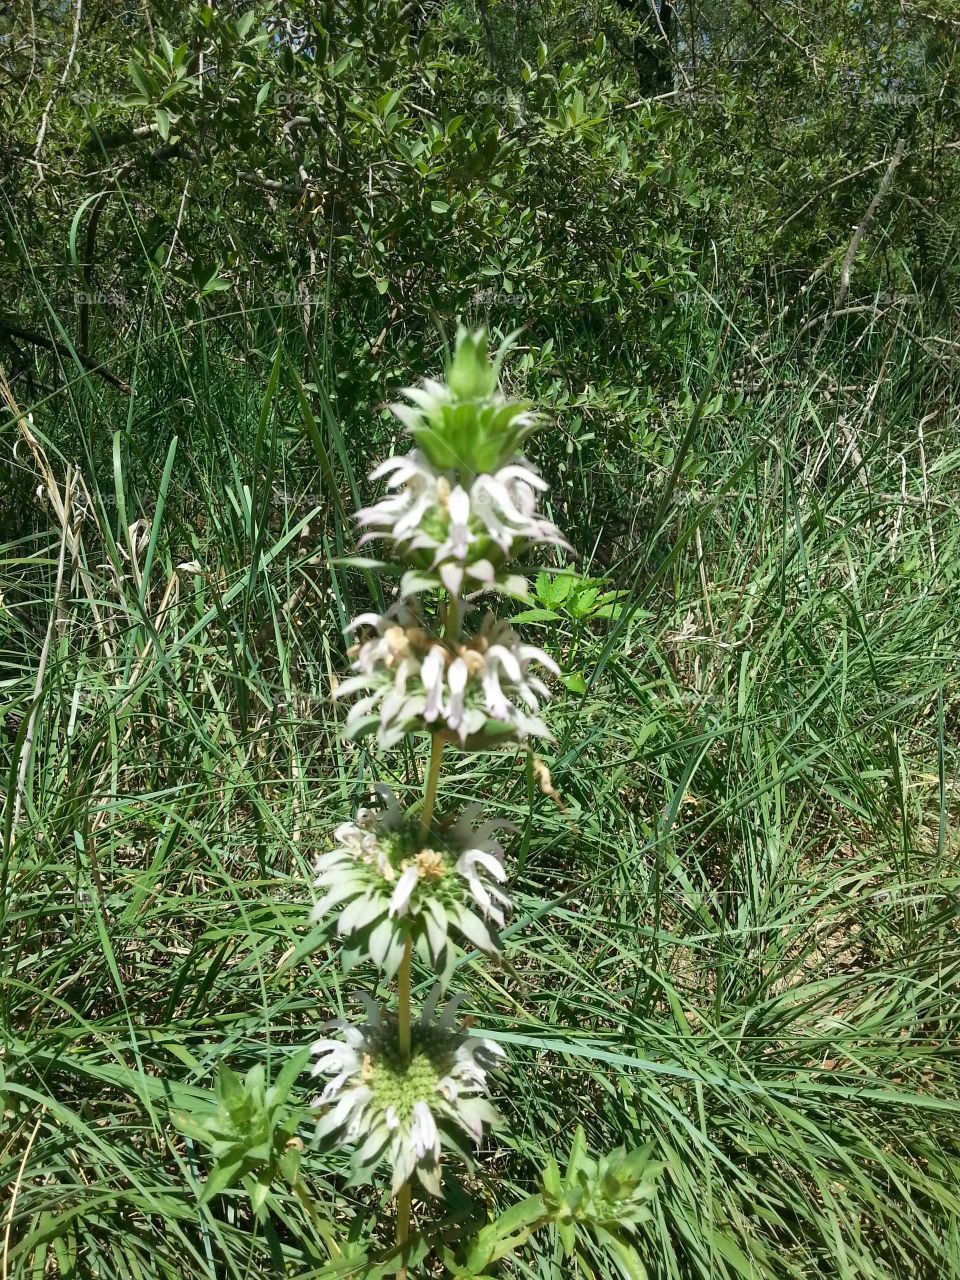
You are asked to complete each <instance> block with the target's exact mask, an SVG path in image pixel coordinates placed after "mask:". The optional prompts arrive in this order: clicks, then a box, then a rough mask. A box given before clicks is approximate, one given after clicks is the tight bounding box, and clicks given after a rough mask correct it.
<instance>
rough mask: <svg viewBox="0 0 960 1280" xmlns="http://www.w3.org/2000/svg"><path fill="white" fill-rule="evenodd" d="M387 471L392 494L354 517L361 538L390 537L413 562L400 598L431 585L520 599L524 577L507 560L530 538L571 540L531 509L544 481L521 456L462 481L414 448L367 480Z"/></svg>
mask: <svg viewBox="0 0 960 1280" xmlns="http://www.w3.org/2000/svg"><path fill="white" fill-rule="evenodd" d="M384 476H389V477H390V478H389V480H388V481H387V487H388V488H389V489H391V490H395V492H393V493H390V494H389V495H388V496H387V497H385V498H383V499H382V500H381V501H380V502H378V503H376V505H374V506H372V507H364V508H363V509H362V510H361V511H358V512H357V515H356V517H355V518H356V519H357V520H358V521H359V523H360V524H361V525H362V526H365V527H367V528H368V530H369V532H367V533H366V534H365V535H364V537H363V538H362V539H361V542H367V541H369V540H370V539H372V538H380V537H389V538H391V539H392V540H393V542H394V544H395V547H396V550H397V552H398V553H399V555H401V556H402V557H403V558H404V559H406V560H407V561H409V562H410V563H411V564H412V565H413V566H414V568H412V569H410V570H408V571H407V573H405V574H404V577H403V580H402V583H401V588H400V593H401V596H402V597H404V598H405V597H407V596H412V595H417V594H419V593H420V592H423V591H429V590H432V589H434V588H436V587H445V588H446V589H447V591H449V592H450V594H451V595H453V596H459V595H461V594H462V593H468V594H469V593H476V592H482V591H500V592H502V593H503V594H505V595H514V596H521V597H523V596H525V595H526V579H525V578H524V577H523V576H522V575H519V574H510V573H506V572H505V568H504V567H505V565H506V563H507V561H508V560H509V559H511V558H512V557H514V556H516V555H518V554H519V553H520V552H521V551H522V550H523V549H524V548H525V547H527V546H529V545H530V544H534V543H540V544H545V545H551V546H559V547H566V546H568V543H567V541H566V539H565V538H564V537H563V535H562V534H561V532H560V530H559V529H558V528H557V527H556V525H554V524H553V523H552V522H551V521H549V520H546V519H544V518H543V517H542V516H538V515H537V514H536V506H537V494H538V493H542V492H544V491H545V490H546V489H547V484H546V482H545V481H544V480H542V479H541V477H540V476H539V475H538V474H537V472H536V470H535V469H534V468H533V466H531V464H530V463H529V462H528V461H527V460H526V459H525V458H523V457H520V456H517V457H515V458H514V459H512V460H511V461H510V462H509V463H507V464H506V465H504V466H501V467H499V468H498V469H497V470H496V471H495V472H492V473H484V474H482V475H478V476H476V477H475V478H473V479H467V481H466V483H461V481H460V479H459V478H458V475H457V473H456V472H455V471H449V472H443V471H441V472H438V471H437V470H436V469H435V468H434V467H433V466H432V464H431V463H430V462H429V460H428V459H427V458H426V456H425V455H424V454H422V453H421V452H420V451H419V450H418V449H414V450H413V452H412V453H409V454H407V455H406V456H405V457H400V458H389V459H388V460H387V461H386V462H384V463H382V464H381V465H380V466H379V467H377V468H376V470H375V471H373V472H371V475H370V479H371V480H378V479H381V478H383V477H384Z"/></svg>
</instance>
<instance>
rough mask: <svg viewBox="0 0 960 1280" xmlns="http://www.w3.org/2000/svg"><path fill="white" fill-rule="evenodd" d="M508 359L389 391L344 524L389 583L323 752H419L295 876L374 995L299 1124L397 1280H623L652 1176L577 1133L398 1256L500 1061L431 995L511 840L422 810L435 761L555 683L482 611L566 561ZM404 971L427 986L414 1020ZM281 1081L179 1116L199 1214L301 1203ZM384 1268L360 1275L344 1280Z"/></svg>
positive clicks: (492, 886)
mask: <svg viewBox="0 0 960 1280" xmlns="http://www.w3.org/2000/svg"><path fill="white" fill-rule="evenodd" d="M508 349H509V340H508V341H507V343H505V344H504V345H503V346H502V347H501V348H500V350H499V351H498V352H497V354H496V355H495V356H494V358H493V359H492V360H491V358H490V356H489V354H488V343H487V336H486V334H485V333H484V332H483V331H479V332H476V333H472V332H469V331H467V330H466V329H463V328H461V329H460V330H459V332H458V334H457V340H456V345H455V349H454V352H453V356H452V358H451V360H450V361H449V362H448V365H447V369H446V376H445V379H444V381H442V382H440V381H433V380H429V379H427V380H424V381H423V382H422V383H421V384H420V385H418V386H415V387H409V388H408V389H407V390H406V391H405V392H404V393H403V395H404V401H403V402H401V403H398V404H395V405H393V406H391V408H392V410H393V413H394V414H395V415H396V417H397V418H398V419H399V420H400V421H401V422H402V423H403V425H404V426H405V428H406V430H407V432H408V433H409V436H410V437H411V443H412V447H411V449H410V450H409V451H408V452H407V453H405V454H403V455H402V456H397V457H391V458H389V459H388V460H387V461H386V462H384V463H382V464H381V465H380V466H378V467H377V468H376V469H375V470H374V471H373V472H372V473H371V476H370V480H371V481H372V482H374V483H376V482H382V484H383V487H384V489H385V493H384V495H383V496H382V497H381V498H380V499H379V500H378V501H376V502H374V503H373V504H372V505H371V506H368V507H364V508H363V509H362V510H360V511H359V512H357V515H356V520H357V524H358V527H359V531H360V535H361V537H360V541H361V544H363V543H368V542H370V541H376V542H378V543H379V544H380V549H381V554H382V555H383V557H384V560H382V561H380V562H379V563H380V564H381V565H382V566H383V567H390V568H391V569H394V568H399V569H400V571H401V577H400V589H399V592H398V593H397V598H396V600H395V601H394V602H393V603H392V604H391V605H390V606H389V607H388V608H387V609H386V611H385V612H384V613H382V614H376V613H363V614H361V615H360V616H359V617H357V618H355V619H354V620H353V622H352V623H351V624H350V626H349V628H348V632H349V634H350V636H351V647H350V649H349V656H350V660H351V665H352V672H351V674H350V675H349V676H348V677H347V678H345V679H344V680H343V681H342V682H341V683H340V684H339V686H338V688H337V689H336V691H335V696H336V698H337V699H338V700H341V701H343V702H344V703H347V704H349V711H348V712H347V715H346V722H345V732H346V734H347V736H348V737H351V738H360V737H362V736H364V735H373V736H375V738H376V740H377V742H378V743H379V745H380V746H381V747H382V748H384V749H389V748H391V747H394V746H396V745H397V744H398V743H400V742H401V741H402V740H403V739H404V738H405V737H406V735H408V734H417V735H422V736H425V737H426V738H427V739H428V740H429V753H428V756H427V760H428V763H427V765H426V769H425V778H424V788H423V796H422V799H420V800H419V801H418V803H416V804H415V805H414V806H413V807H412V808H410V809H407V810H404V809H403V808H402V807H401V805H400V803H399V801H398V799H397V797H396V796H395V795H394V794H393V792H392V791H391V790H390V789H389V788H388V787H385V786H381V787H379V788H377V797H376V803H375V804H374V805H373V806H372V807H370V808H361V809H360V810H359V812H358V813H357V814H356V817H355V819H354V820H352V821H348V822H344V823H341V824H340V825H339V826H338V827H337V828H336V830H335V831H334V832H333V833H332V841H331V844H332V847H331V848H329V849H328V850H326V851H324V852H322V853H320V855H319V856H318V858H317V860H316V867H315V879H314V892H315V904H314V908H313V920H314V922H315V923H317V924H319V925H321V926H324V927H327V928H330V929H335V931H336V934H337V935H338V936H339V938H340V939H341V940H342V954H343V959H344V963H345V966H347V967H350V966H352V965H353V964H354V963H356V962H357V961H358V960H361V959H368V960H370V961H371V962H372V963H373V964H374V965H375V966H376V967H377V968H379V969H380V970H381V972H382V973H383V975H384V977H385V978H386V979H387V980H388V981H391V982H395V984H396V1001H395V1003H394V1004H393V1005H392V1006H390V1007H381V1006H380V1005H378V1004H376V1003H374V1002H373V1001H368V1004H367V1016H366V1019H365V1020H364V1021H363V1022H362V1023H361V1024H359V1025H352V1024H350V1023H347V1022H343V1021H336V1022H332V1023H330V1024H329V1025H328V1026H327V1027H326V1028H325V1029H324V1034H323V1035H322V1036H321V1037H320V1038H319V1039H318V1040H316V1041H315V1042H314V1043H313V1045H312V1046H311V1057H312V1075H313V1077H314V1079H315V1082H316V1086H317V1087H316V1090H315V1095H314V1097H313V1098H312V1100H311V1103H310V1108H309V1110H310V1113H311V1116H312V1119H313V1121H314V1131H315V1135H316V1137H317V1138H318V1139H320V1140H321V1145H322V1146H323V1148H324V1149H328V1148H329V1147H331V1146H333V1147H340V1148H342V1149H344V1151H346V1152H347V1153H349V1160H350V1165H351V1180H352V1181H354V1182H365V1181H370V1180H372V1179H373V1178H374V1177H375V1175H376V1173H377V1171H378V1170H379V1169H381V1168H382V1169H384V1170H385V1172H386V1173H387V1175H388V1176H389V1179H390V1188H391V1195H392V1196H393V1197H395V1200H396V1246H395V1249H394V1252H393V1257H394V1258H395V1259H396V1260H397V1266H398V1267H399V1274H400V1275H401V1276H404V1275H406V1274H407V1267H408V1265H413V1262H414V1261H416V1260H417V1259H421V1258H423V1257H424V1256H425V1248H424V1242H425V1247H426V1249H427V1250H429V1249H430V1248H431V1247H433V1248H435V1253H436V1256H437V1257H438V1258H439V1260H440V1261H441V1262H443V1263H444V1264H445V1265H446V1267H447V1270H448V1271H450V1272H451V1273H452V1274H453V1275H455V1276H456V1277H458V1278H460V1280H467V1278H468V1277H474V1276H476V1277H481V1276H483V1275H484V1274H486V1273H487V1269H488V1268H489V1267H490V1266H493V1265H495V1264H496V1263H497V1261H498V1260H500V1259H502V1258H504V1257H506V1256H507V1255H508V1254H510V1253H512V1252H514V1251H515V1250H516V1249H517V1248H519V1247H520V1245H522V1244H523V1243H524V1242H525V1241H526V1240H527V1239H528V1238H529V1237H530V1235H531V1234H532V1233H533V1232H534V1231H536V1230H538V1229H539V1228H541V1227H544V1226H552V1227H553V1228H554V1229H555V1231H556V1232H557V1236H558V1244H559V1246H560V1247H561V1248H562V1250H563V1252H564V1254H565V1255H566V1256H570V1255H571V1254H573V1253H575V1252H576V1253H578V1254H580V1253H581V1252H582V1249H583V1248H584V1241H585V1240H586V1241H587V1242H588V1245H589V1247H590V1248H593V1249H596V1248H598V1247H600V1248H602V1249H605V1250H606V1252H607V1253H608V1254H609V1255H610V1256H611V1257H612V1258H613V1260H614V1262H615V1264H616V1266H617V1267H618V1268H619V1270H620V1271H622V1273H623V1274H624V1275H626V1276H628V1277H630V1278H631V1280H635V1278H636V1277H637V1276H639V1275H641V1274H642V1273H643V1268H642V1264H641V1262H640V1259H639V1256H638V1255H637V1253H636V1251H635V1248H634V1245H633V1243H632V1240H631V1239H630V1236H631V1233H632V1232H634V1231H635V1230H636V1228H637V1227H638V1225H639V1224H640V1223H642V1222H643V1221H645V1220H646V1218H647V1217H648V1216H649V1210H648V1208H647V1201H648V1200H649V1199H650V1198H651V1196H652V1195H653V1185H654V1182H653V1180H654V1177H655V1174H656V1172H657V1171H656V1169H655V1168H654V1167H653V1166H652V1165H651V1164H650V1160H649V1152H648V1151H646V1150H642V1151H639V1152H632V1153H630V1154H627V1153H626V1152H624V1151H623V1150H622V1149H619V1150H617V1151H615V1152H614V1153H612V1154H611V1155H610V1156H607V1157H605V1158H604V1159H603V1160H601V1161H599V1162H598V1161H594V1160H592V1159H591V1158H590V1156H589V1155H588V1153H587V1149H586V1144H585V1141H584V1135H583V1133H582V1131H578V1133H577V1136H576V1139H575V1141H574V1144H573V1149H572V1151H571V1155H570V1159H569V1165H568V1169H567V1173H566V1175H561V1173H560V1171H559V1168H558V1167H557V1166H556V1165H555V1164H553V1162H551V1163H550V1164H549V1165H548V1166H547V1168H546V1169H545V1170H544V1171H543V1175H542V1189H541V1192H540V1193H538V1194H536V1195H532V1196H530V1197H528V1198H527V1199H526V1200H524V1201H522V1202H520V1203H519V1204H516V1205H514V1206H512V1207H511V1208H510V1209H508V1210H507V1211H506V1212H505V1213H504V1214H503V1215H502V1217H501V1218H499V1219H496V1220H495V1221H494V1222H492V1223H490V1224H488V1225H487V1226H486V1227H484V1228H483V1229H482V1230H481V1231H479V1232H478V1233H477V1234H476V1235H475V1236H473V1237H468V1238H467V1239H466V1241H465V1242H463V1243H462V1244H461V1245H460V1247H452V1246H451V1245H450V1243H449V1238H448V1237H449V1232H447V1233H446V1235H444V1232H443V1224H442V1222H441V1223H438V1224H437V1230H436V1232H435V1233H434V1234H433V1235H432V1236H431V1233H430V1231H429V1229H427V1230H425V1231H424V1232H421V1233H420V1236H421V1239H420V1243H419V1245H418V1246H417V1247H413V1246H412V1243H411V1237H410V1223H411V1201H412V1193H413V1190H414V1188H415V1187H416V1188H418V1190H419V1193H420V1195H421V1196H422V1197H424V1198H430V1197H437V1196H439V1195H440V1194H441V1177H442V1164H443V1160H444V1159H445V1158H449V1157H451V1156H452V1157H457V1158H461V1159H463V1160H465V1161H466V1162H467V1163H468V1164H469V1163H470V1161H471V1158H472V1155H473V1151H474V1149H475V1148H476V1146H477V1145H479V1144H480V1142H481V1141H482V1139H483V1136H484V1132H485V1130H486V1129H487V1128H488V1127H489V1126H491V1125H495V1124H496V1123H497V1121H498V1119H499V1117H498V1112H497V1109H496V1107H495V1106H494V1104H493V1102H492V1100H491V1098H490V1092H491V1073H492V1072H494V1071H495V1070H496V1069H497V1068H498V1066H501V1065H502V1059H503V1050H502V1049H501V1048H500V1046H499V1045H497V1044H496V1043H495V1042H494V1041H493V1040H491V1039H488V1038H487V1037H485V1036H482V1035H478V1034H476V1033H475V1032H473V1031H472V1030H470V1029H468V1028H467V1027H465V1026H464V1025H462V1024H461V1022H460V1020H459V1018H458V1013H457V1008H458V1004H459V997H458V996H457V995H451V994H450V992H449V990H448V988H449V983H450V979H451V976H452V973H453V968H454V962H455V959H456V949H457V947H463V948H470V949H476V950H478V951H480V952H482V953H484V954H485V955H487V956H490V957H495V956H496V955H497V954H498V952H499V951H500V948H501V941H500V935H499V929H500V928H501V927H502V926H503V925H504V923H505V921H506V919H507V917H508V915H509V913H510V910H511V902H510V895H509V892H508V886H507V879H508V877H507V870H506V866H505V856H504V849H503V846H502V845H501V843H500V837H501V835H502V834H503V833H504V832H507V833H509V832H510V831H511V830H512V827H511V824H510V823H509V822H507V821H506V820H504V819H503V818H502V817H501V816H498V815H497V814H484V813H482V812H481V809H480V806H478V805H470V806H468V807H467V808H466V809H464V810H463V811H462V812H459V813H451V812H446V811H444V810H443V809H442V808H440V807H438V805H437V796H438V788H439V782H440V776H441V768H442V764H443V759H444V753H445V751H448V750H454V749H455V750H459V751H472V750H493V749H496V748H498V747H500V746H503V745H504V744H506V743H518V742H519V743H528V742H529V741H530V740H531V739H536V738H549V737H550V734H549V730H548V728H547V726H546V724H545V722H544V719H543V717H542V712H543V707H544V704H545V703H546V702H547V701H548V700H549V696H550V689H549V685H548V680H549V677H550V676H556V675H558V674H559V671H558V668H557V665H556V663H555V662H554V660H553V659H552V658H551V657H550V656H549V654H547V653H546V652H544V651H543V650H542V649H539V648H537V647H536V646H534V645H530V644H527V643H526V642H525V641H524V640H523V639H522V638H521V637H520V636H519V635H518V634H517V633H516V632H515V631H514V630H513V628H512V627H511V626H510V625H509V623H508V622H507V621H506V620H504V619H503V618H501V617H498V616H497V612H496V608H495V605H496V603H497V599H498V597H501V596H510V597H515V598H518V599H521V600H526V599H527V598H528V589H527V582H526V579H525V578H524V576H523V574H521V573H519V572H517V569H516V562H517V559H518V557H519V556H521V555H526V554H527V553H534V552H536V551H537V549H540V548H548V549H554V548H561V549H569V547H568V544H567V542H566V541H565V539H564V537H563V535H562V534H561V533H560V531H559V530H558V529H557V527H556V526H555V525H554V524H553V523H552V521H551V520H550V519H549V518H548V517H547V516H546V514H545V513H544V512H543V510H542V509H541V508H542V501H543V497H544V494H545V493H546V490H547V485H546V483H545V482H544V480H543V479H542V478H541V476H540V474H539V472H538V471H537V469H536V467H535V466H534V465H533V464H532V463H531V462H530V460H529V459H528V458H527V457H526V456H525V453H524V447H525V445H526V442H527V441H528V440H529V438H530V436H531V435H532V434H533V433H534V432H535V431H536V429H537V427H538V425H540V424H539V419H538V417H537V415H535V414H534V413H533V412H532V411H531V409H530V407H529V406H528V405H526V404H524V403H523V402H521V401H518V400H515V399H511V398H509V397H507V396H506V395H504V394H503V392H502V391H501V389H500V367H501V363H502V361H503V358H504V355H505V354H506V352H507V351H508ZM415 956H416V957H417V959H418V960H419V962H420V963H421V965H422V966H424V968H425V969H427V970H428V971H429V973H431V974H432V976H433V979H434V980H433V983H432V989H431V991H430V995H429V996H428V998H427V1000H426V1001H425V1002H424V1004H423V1006H422V1007H421V1008H420V1009H418V1010H415V1009H414V1007H413V999H412V967H413V961H414V957H415ZM302 1065H303V1059H302V1057H298V1058H297V1059H296V1060H294V1061H293V1062H292V1064H291V1065H290V1066H288V1068H287V1069H286V1070H285V1071H284V1072H283V1073H282V1075H281V1077H280V1079H279V1080H278V1083H277V1085H275V1086H271V1087H269V1088H268V1087H267V1086H266V1083H265V1081H264V1080H263V1079H262V1073H259V1068H255V1069H254V1070H253V1071H252V1072H250V1073H248V1077H247V1078H246V1080H245V1081H241V1080H239V1078H238V1077H236V1076H234V1075H233V1074H232V1073H230V1072H229V1071H226V1070H225V1071H224V1072H223V1073H222V1075H221V1082H220V1086H219V1093H218V1102H217V1106H216V1107H214V1108H212V1109H210V1108H207V1109H206V1110H203V1109H201V1112H200V1113H199V1114H198V1113H197V1112H196V1109H194V1110H193V1112H192V1113H189V1114H182V1115H181V1116H180V1117H179V1122H180V1127H181V1128H182V1129H183V1130H184V1131H185V1132H186V1133H188V1134H189V1135H191V1136H192V1137H194V1138H199V1139H201V1140H202V1141H204V1142H205V1143H206V1145H207V1146H209V1147H210V1149H211V1151H212V1152H213V1154H214V1156H215V1158H216V1159H217V1160H218V1165H217V1168H216V1169H215V1170H214V1172H213V1174H212V1175H211V1177H210V1179H209V1180H208V1183H207V1190H206V1192H205V1196H206V1198H209V1195H210V1194H212V1193H213V1192H219V1191H223V1190H224V1189H226V1188H227V1187H229V1186H231V1185H233V1184H234V1183H235V1182H237V1181H243V1182H244V1183H245V1185H246V1186H247V1188H248V1190H249V1191H250V1193H251V1196H252V1198H253V1203H254V1205H255V1207H257V1209H258V1212H261V1213H262V1212H264V1211H266V1209H267V1208H268V1206H269V1199H270V1186H271V1183H272V1182H273V1180H274V1179H276V1178H285V1179H286V1180H287V1182H288V1183H289V1184H290V1185H291V1186H292V1187H293V1190H294V1191H295V1192H296V1194H297V1195H298V1196H299V1197H300V1199H301V1200H302V1201H303V1202H304V1203H305V1204H308V1205H309V1200H308V1197H307V1196H306V1194H305V1191H304V1187H303V1184H302V1182H301V1180H300V1167H301V1162H302V1157H301V1153H302V1152H303V1150H304V1144H303V1141H302V1140H301V1139H300V1138H299V1137H298V1136H297V1133H296V1130H297V1121H296V1117H295V1115H293V1117H292V1118H291V1116H292V1112H293V1111H294V1108H293V1104H290V1103H289V1102H288V1095H289V1092H290V1088H291V1083H292V1081H293V1079H294V1078H295V1076H296V1073H297V1071H299V1070H301V1069H302ZM304 1158H305V1157H304ZM310 1212H311V1216H313V1217H314V1220H316V1215H315V1213H314V1211H313V1209H312V1208H311V1209H310ZM429 1216H430V1215H429V1214H427V1215H426V1217H427V1218H428V1220H429ZM418 1248H419V1252H418V1251H417V1249H418ZM411 1250H413V1251H411ZM350 1257H351V1258H352V1259H355V1252H353V1253H351V1254H350ZM384 1266H386V1269H384ZM396 1270H397V1268H396V1267H391V1266H390V1265H389V1263H388V1264H384V1263H383V1262H382V1261H381V1263H380V1265H379V1267H373V1268H372V1269H371V1268H370V1267H361V1268H360V1271H359V1272H358V1273H359V1274H364V1275H371V1276H372V1275H374V1274H376V1275H381V1274H384V1275H386V1274H394V1273H395V1272H396Z"/></svg>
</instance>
